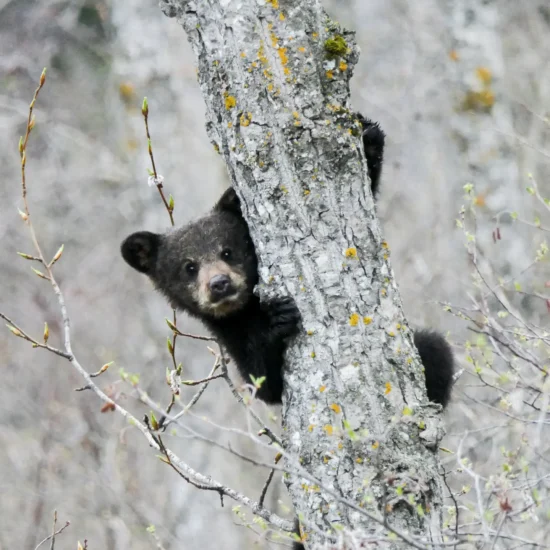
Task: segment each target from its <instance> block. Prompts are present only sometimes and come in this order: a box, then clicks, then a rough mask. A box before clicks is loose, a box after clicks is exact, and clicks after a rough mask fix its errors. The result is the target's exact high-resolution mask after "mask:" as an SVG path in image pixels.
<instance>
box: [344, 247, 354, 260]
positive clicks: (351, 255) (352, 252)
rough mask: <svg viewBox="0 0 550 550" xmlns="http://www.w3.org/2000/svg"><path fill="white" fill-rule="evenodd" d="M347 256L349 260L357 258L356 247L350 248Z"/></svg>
mask: <svg viewBox="0 0 550 550" xmlns="http://www.w3.org/2000/svg"><path fill="white" fill-rule="evenodd" d="M345 254H346V256H347V257H348V258H357V248H355V247H351V248H348V249H347V250H346V252H345Z"/></svg>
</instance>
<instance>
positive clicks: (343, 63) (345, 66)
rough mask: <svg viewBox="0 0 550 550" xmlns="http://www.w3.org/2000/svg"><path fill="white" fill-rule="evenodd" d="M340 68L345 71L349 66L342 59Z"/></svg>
mask: <svg viewBox="0 0 550 550" xmlns="http://www.w3.org/2000/svg"><path fill="white" fill-rule="evenodd" d="M338 68H339V69H340V70H341V71H342V72H344V71H345V70H346V69H347V68H348V65H347V63H346V62H345V61H340V65H339V66H338Z"/></svg>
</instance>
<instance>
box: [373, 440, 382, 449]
mask: <svg viewBox="0 0 550 550" xmlns="http://www.w3.org/2000/svg"><path fill="white" fill-rule="evenodd" d="M378 447H380V443H378V441H375V442H374V443H373V444H372V448H373V449H378Z"/></svg>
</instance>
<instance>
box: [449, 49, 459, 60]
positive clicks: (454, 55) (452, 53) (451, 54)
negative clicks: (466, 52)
mask: <svg viewBox="0 0 550 550" xmlns="http://www.w3.org/2000/svg"><path fill="white" fill-rule="evenodd" d="M449 59H450V60H451V61H458V60H459V59H460V56H459V55H458V52H457V51H456V50H451V51H450V52H449Z"/></svg>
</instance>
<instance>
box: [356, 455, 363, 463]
mask: <svg viewBox="0 0 550 550" xmlns="http://www.w3.org/2000/svg"><path fill="white" fill-rule="evenodd" d="M355 462H357V464H363V459H362V458H361V457H360V456H358V457H357V458H356V459H355Z"/></svg>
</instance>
